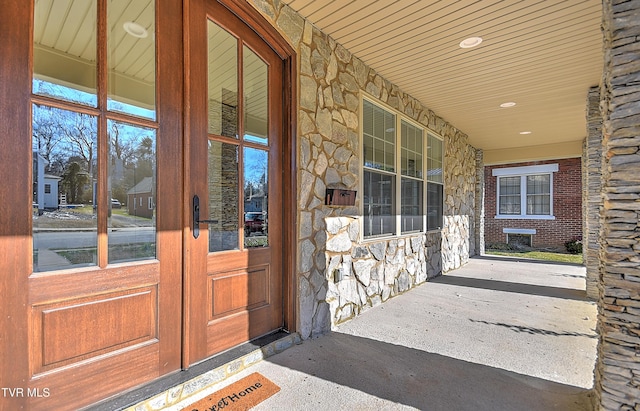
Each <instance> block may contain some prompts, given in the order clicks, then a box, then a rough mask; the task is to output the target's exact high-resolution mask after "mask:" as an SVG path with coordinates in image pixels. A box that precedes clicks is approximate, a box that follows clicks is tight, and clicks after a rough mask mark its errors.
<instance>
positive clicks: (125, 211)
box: [107, 120, 156, 263]
mask: <svg viewBox="0 0 640 411" xmlns="http://www.w3.org/2000/svg"><path fill="white" fill-rule="evenodd" d="M107 125H108V133H109V183H108V187H109V199H110V201H109V220H108V227H109V237H108V238H109V241H108V244H109V263H116V262H123V261H135V260H147V259H153V258H155V257H156V214H155V210H156V131H155V130H153V129H149V128H145V127H140V126H134V125H131V124H126V123H121V122H117V121H111V120H110V121H109V122H108V123H107Z"/></svg>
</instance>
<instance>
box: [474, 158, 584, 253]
mask: <svg viewBox="0 0 640 411" xmlns="http://www.w3.org/2000/svg"><path fill="white" fill-rule="evenodd" d="M581 162H582V161H581V159H580V158H569V159H562V160H552V161H536V162H528V163H517V164H503V165H496V166H486V167H485V168H484V178H485V226H484V238H485V243H486V244H487V246H488V247H489V246H490V245H491V244H493V243H505V242H506V241H507V235H506V234H504V233H503V231H502V230H503V229H504V228H523V229H535V230H536V234H534V235H533V239H532V245H533V247H535V248H557V249H561V250H564V249H565V247H564V243H565V242H566V241H569V240H571V239H573V238H576V237H578V238H582V164H581ZM543 164H558V171H557V172H555V173H552V175H553V215H554V216H555V220H525V219H496V218H495V216H496V213H497V202H496V195H497V180H498V178H497V177H494V176H493V175H492V171H493V170H494V169H497V168H506V167H523V166H533V165H543Z"/></svg>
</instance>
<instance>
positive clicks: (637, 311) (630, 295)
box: [595, 0, 640, 410]
mask: <svg viewBox="0 0 640 411" xmlns="http://www.w3.org/2000/svg"><path fill="white" fill-rule="evenodd" d="M638 21H640V2H638V1H626V2H620V1H614V0H604V2H603V19H602V26H603V35H604V54H605V59H604V73H603V82H602V88H603V89H602V93H601V94H602V100H601V107H602V117H603V153H604V155H603V157H602V158H603V167H602V185H603V187H602V193H603V199H604V203H603V208H602V215H601V219H600V223H601V225H602V226H601V228H600V259H601V271H600V278H601V281H600V284H599V288H600V298H599V301H598V334H599V338H600V339H599V346H598V362H597V364H596V376H595V377H596V381H595V401H596V408H597V409H601V410H639V409H640V227H639V226H638V222H639V217H640V86H639V84H640V82H639V80H640V64H639V63H638V62H639V61H640V47H638V37H640V24H638Z"/></svg>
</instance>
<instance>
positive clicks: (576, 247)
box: [564, 237, 582, 254]
mask: <svg viewBox="0 0 640 411" xmlns="http://www.w3.org/2000/svg"><path fill="white" fill-rule="evenodd" d="M564 246H565V247H566V249H567V251H568V252H569V254H581V253H582V239H581V238H577V237H576V238H573V239H571V240H569V241H567V242H566V243H564Z"/></svg>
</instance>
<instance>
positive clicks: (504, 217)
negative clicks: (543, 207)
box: [494, 215, 556, 220]
mask: <svg viewBox="0 0 640 411" xmlns="http://www.w3.org/2000/svg"><path fill="white" fill-rule="evenodd" d="M494 218H495V219H496V220H555V219H556V217H555V216H552V215H497V216H495V217H494Z"/></svg>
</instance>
